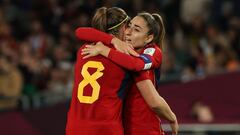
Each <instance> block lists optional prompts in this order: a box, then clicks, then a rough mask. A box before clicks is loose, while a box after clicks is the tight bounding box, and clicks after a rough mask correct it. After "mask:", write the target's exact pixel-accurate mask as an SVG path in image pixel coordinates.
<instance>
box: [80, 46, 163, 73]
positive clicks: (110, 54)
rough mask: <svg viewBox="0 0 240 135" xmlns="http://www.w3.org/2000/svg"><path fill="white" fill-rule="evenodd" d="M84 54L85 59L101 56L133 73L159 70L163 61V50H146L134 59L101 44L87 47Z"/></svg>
mask: <svg viewBox="0 0 240 135" xmlns="http://www.w3.org/2000/svg"><path fill="white" fill-rule="evenodd" d="M82 54H83V55H86V56H85V57H84V58H88V57H92V56H96V55H98V54H101V55H103V56H105V57H106V58H108V59H110V60H112V61H113V62H115V63H116V64H118V65H120V66H122V67H124V68H126V69H128V70H131V71H141V70H147V69H150V68H157V67H159V66H160V64H161V60H162V53H161V50H160V49H157V48H146V49H145V50H144V52H143V54H140V55H139V57H133V56H131V55H127V54H124V53H121V52H119V51H116V50H114V49H111V48H109V47H107V46H105V45H104V44H102V43H100V42H98V43H97V44H96V45H95V46H91V45H88V46H86V48H85V49H83V51H82Z"/></svg>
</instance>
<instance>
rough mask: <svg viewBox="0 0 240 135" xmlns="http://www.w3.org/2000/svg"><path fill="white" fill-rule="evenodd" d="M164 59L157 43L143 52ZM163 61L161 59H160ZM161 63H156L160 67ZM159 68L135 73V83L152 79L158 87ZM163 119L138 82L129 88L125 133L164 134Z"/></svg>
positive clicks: (125, 111)
mask: <svg viewBox="0 0 240 135" xmlns="http://www.w3.org/2000/svg"><path fill="white" fill-rule="evenodd" d="M141 55H143V56H149V55H150V56H152V57H155V58H157V59H162V54H161V50H160V49H159V48H158V47H157V46H155V45H148V46H147V47H145V48H144V49H143V51H142V53H141ZM160 61H161V60H160ZM160 64H161V63H155V65H158V67H160ZM159 74H160V71H159V68H158V69H157V68H156V69H150V70H147V71H140V72H138V73H136V74H135V78H134V79H135V83H137V82H139V81H142V80H147V79H150V80H151V81H152V82H153V84H154V85H155V86H156V87H157V85H158V82H159V77H158V76H159ZM160 124H161V121H160V119H159V118H158V116H157V115H156V114H155V113H154V112H153V111H152V109H151V108H150V107H149V106H148V105H147V103H146V102H145V100H144V98H143V97H142V95H141V93H140V92H139V90H138V88H137V86H136V84H134V85H132V87H131V89H130V90H129V92H128V94H127V97H126V101H125V105H124V134H125V135H164V132H163V130H162V129H161V125H160Z"/></svg>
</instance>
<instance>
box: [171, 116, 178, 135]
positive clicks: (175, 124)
mask: <svg viewBox="0 0 240 135" xmlns="http://www.w3.org/2000/svg"><path fill="white" fill-rule="evenodd" d="M170 126H171V128H172V135H178V130H179V125H178V121H177V119H176V120H175V121H174V122H171V123H170Z"/></svg>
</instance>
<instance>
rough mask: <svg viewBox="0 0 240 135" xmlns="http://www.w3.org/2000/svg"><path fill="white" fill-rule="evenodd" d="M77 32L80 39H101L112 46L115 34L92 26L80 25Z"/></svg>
mask: <svg viewBox="0 0 240 135" xmlns="http://www.w3.org/2000/svg"><path fill="white" fill-rule="evenodd" d="M75 34H76V36H77V38H78V39H80V40H84V41H89V42H98V41H101V42H103V43H104V44H105V45H108V46H111V41H112V39H113V36H112V35H110V34H107V33H104V32H102V31H99V30H97V29H94V28H91V27H79V28H77V29H76V31H75Z"/></svg>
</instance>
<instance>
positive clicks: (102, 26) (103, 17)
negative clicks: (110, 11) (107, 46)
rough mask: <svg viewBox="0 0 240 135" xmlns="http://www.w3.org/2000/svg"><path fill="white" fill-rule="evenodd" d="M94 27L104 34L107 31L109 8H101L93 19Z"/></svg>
mask: <svg viewBox="0 0 240 135" xmlns="http://www.w3.org/2000/svg"><path fill="white" fill-rule="evenodd" d="M92 27H93V28H96V29H98V30H100V31H103V32H106V31H107V8H106V7H101V8H99V9H97V11H96V13H95V15H94V17H93V19H92Z"/></svg>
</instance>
